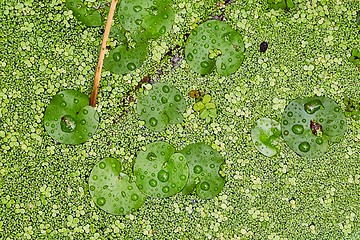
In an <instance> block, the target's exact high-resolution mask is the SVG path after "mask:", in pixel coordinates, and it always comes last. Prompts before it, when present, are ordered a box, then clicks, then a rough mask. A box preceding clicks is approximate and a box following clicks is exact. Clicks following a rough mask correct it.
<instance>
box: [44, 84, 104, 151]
mask: <svg viewBox="0 0 360 240" xmlns="http://www.w3.org/2000/svg"><path fill="white" fill-rule="evenodd" d="M44 124H45V129H46V131H47V133H48V134H49V135H50V136H51V137H52V138H54V139H55V140H56V141H58V142H60V143H65V144H80V143H83V142H85V141H87V140H88V139H89V138H90V137H91V136H92V135H93V134H94V133H95V132H96V129H97V127H98V125H99V114H98V113H97V112H96V110H95V109H94V108H92V107H90V106H89V97H87V96H86V95H85V94H82V93H80V92H78V91H75V90H65V91H61V92H59V93H58V94H56V95H55V96H54V97H53V99H52V100H51V102H50V104H49V106H48V107H47V108H46V110H45V115H44Z"/></svg>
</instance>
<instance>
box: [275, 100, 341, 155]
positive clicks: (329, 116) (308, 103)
mask: <svg viewBox="0 0 360 240" xmlns="http://www.w3.org/2000/svg"><path fill="white" fill-rule="evenodd" d="M346 129H347V126H346V118H345V115H344V113H343V111H342V110H341V108H340V107H339V106H338V105H337V104H336V103H335V102H334V101H333V100H331V99H329V98H326V97H310V98H299V99H296V100H293V101H292V102H290V104H289V105H288V106H287V107H286V108H285V110H284V113H283V119H282V122H281V131H282V135H283V137H284V140H285V141H286V143H287V144H288V146H289V147H290V148H291V149H292V150H294V151H295V152H296V153H297V154H299V155H300V156H303V157H309V158H315V157H320V156H321V155H323V154H324V153H325V152H326V151H327V149H328V142H329V141H331V142H338V141H340V140H341V138H342V137H343V136H344V134H345V132H346Z"/></svg>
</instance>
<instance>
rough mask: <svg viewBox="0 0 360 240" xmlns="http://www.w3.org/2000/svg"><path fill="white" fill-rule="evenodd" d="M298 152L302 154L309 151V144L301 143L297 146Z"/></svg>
mask: <svg viewBox="0 0 360 240" xmlns="http://www.w3.org/2000/svg"><path fill="white" fill-rule="evenodd" d="M299 150H300V151H302V152H308V151H310V144H309V143H308V142H302V143H300V144H299Z"/></svg>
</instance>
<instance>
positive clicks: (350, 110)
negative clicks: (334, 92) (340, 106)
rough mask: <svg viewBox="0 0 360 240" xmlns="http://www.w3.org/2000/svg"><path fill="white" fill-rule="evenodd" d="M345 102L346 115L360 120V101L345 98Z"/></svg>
mask: <svg viewBox="0 0 360 240" xmlns="http://www.w3.org/2000/svg"><path fill="white" fill-rule="evenodd" d="M343 102H344V104H345V116H346V117H352V118H353V119H354V120H360V102H359V101H355V100H353V99H351V98H344V100H343Z"/></svg>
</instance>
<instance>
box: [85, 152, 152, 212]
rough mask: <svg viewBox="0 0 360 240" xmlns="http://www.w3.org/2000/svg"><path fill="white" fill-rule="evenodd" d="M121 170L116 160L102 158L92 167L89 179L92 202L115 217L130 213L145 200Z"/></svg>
mask: <svg viewBox="0 0 360 240" xmlns="http://www.w3.org/2000/svg"><path fill="white" fill-rule="evenodd" d="M121 170H122V169H121V163H120V162H119V161H118V160H116V159H114V158H104V159H102V160H101V161H99V162H98V163H97V164H96V165H95V166H94V168H93V169H92V171H91V174H90V177H89V190H90V195H91V198H92V200H93V202H94V203H95V204H96V205H97V206H98V207H99V208H101V209H102V210H104V211H106V212H108V213H111V214H115V215H125V214H129V213H132V212H134V211H135V210H137V209H138V208H139V207H141V205H142V204H143V203H144V202H145V200H146V196H145V195H144V194H143V193H141V191H139V189H138V188H137V187H136V184H135V182H133V181H131V179H130V177H129V176H128V175H126V174H125V173H123V172H122V171H121Z"/></svg>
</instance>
